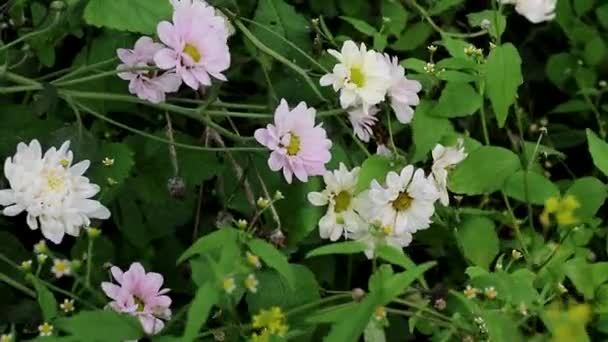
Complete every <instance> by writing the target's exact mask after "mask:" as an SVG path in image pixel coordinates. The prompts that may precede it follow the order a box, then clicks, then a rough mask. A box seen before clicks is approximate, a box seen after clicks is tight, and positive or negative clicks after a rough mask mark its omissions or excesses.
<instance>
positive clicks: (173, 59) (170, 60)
mask: <svg viewBox="0 0 608 342" xmlns="http://www.w3.org/2000/svg"><path fill="white" fill-rule="evenodd" d="M177 60H178V56H177V54H176V53H175V51H174V50H171V49H162V50H160V51H158V52H157V53H156V54H155V55H154V63H156V65H157V66H158V67H159V68H161V69H165V70H168V69H173V68H175V66H176V65H177Z"/></svg>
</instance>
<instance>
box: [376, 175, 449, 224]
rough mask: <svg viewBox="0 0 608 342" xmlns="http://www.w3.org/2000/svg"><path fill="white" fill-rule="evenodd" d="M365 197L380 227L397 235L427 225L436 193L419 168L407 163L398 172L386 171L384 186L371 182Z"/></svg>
mask: <svg viewBox="0 0 608 342" xmlns="http://www.w3.org/2000/svg"><path fill="white" fill-rule="evenodd" d="M369 196H370V199H371V201H372V206H373V209H372V210H371V211H372V212H374V213H376V214H375V215H374V216H375V219H377V220H378V221H380V223H381V224H382V225H383V226H389V227H392V228H393V229H394V230H395V232H396V233H397V234H398V235H399V234H401V233H402V232H409V233H411V234H413V233H415V232H416V231H418V230H421V229H426V228H428V227H429V225H430V223H431V216H432V215H433V213H434V212H435V206H434V202H435V200H437V196H438V194H437V190H436V189H435V186H434V185H433V183H431V182H430V181H429V180H428V179H427V178H426V177H425V176H424V171H423V170H421V169H414V166H412V165H408V166H406V167H405V168H403V170H402V171H401V173H396V172H393V171H391V172H389V173H388V175H387V176H386V187H383V186H382V185H380V183H378V181H377V180H374V181H372V184H371V189H370V191H369Z"/></svg>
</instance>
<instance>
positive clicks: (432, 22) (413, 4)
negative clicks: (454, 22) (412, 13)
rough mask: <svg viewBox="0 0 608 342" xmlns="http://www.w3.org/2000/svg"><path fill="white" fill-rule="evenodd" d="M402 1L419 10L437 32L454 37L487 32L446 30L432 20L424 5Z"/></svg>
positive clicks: (469, 36) (473, 35) (406, 0)
mask: <svg viewBox="0 0 608 342" xmlns="http://www.w3.org/2000/svg"><path fill="white" fill-rule="evenodd" d="M402 2H403V3H405V4H406V5H410V6H412V7H414V8H415V9H416V10H418V12H420V15H421V16H422V17H423V18H424V19H425V20H426V21H427V22H428V23H429V25H431V27H432V28H433V29H434V30H435V31H437V32H439V33H440V34H442V35H445V36H449V37H455V38H473V37H479V36H483V35H485V34H487V33H488V31H486V30H481V31H477V32H472V33H457V32H446V31H444V30H443V29H442V28H441V27H439V25H437V24H436V23H435V22H434V21H433V19H432V18H431V16H430V15H429V13H428V12H427V11H426V10H425V9H424V7H422V6H420V5H419V4H418V3H417V2H416V1H415V0H402Z"/></svg>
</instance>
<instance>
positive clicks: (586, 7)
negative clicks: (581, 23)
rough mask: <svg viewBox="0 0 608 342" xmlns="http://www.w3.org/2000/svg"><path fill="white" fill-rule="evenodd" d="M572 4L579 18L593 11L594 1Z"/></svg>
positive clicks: (586, 0) (579, 1)
mask: <svg viewBox="0 0 608 342" xmlns="http://www.w3.org/2000/svg"><path fill="white" fill-rule="evenodd" d="M572 4H573V5H574V11H576V14H577V15H578V16H579V17H580V16H583V15H585V13H587V12H589V11H591V10H592V9H593V6H594V5H595V0H575V1H572Z"/></svg>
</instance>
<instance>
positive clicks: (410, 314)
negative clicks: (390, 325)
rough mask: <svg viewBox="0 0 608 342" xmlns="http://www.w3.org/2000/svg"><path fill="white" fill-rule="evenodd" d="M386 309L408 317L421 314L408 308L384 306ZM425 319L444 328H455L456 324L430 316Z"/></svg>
mask: <svg viewBox="0 0 608 342" xmlns="http://www.w3.org/2000/svg"><path fill="white" fill-rule="evenodd" d="M384 310H386V312H388V313H392V314H396V315H401V316H406V317H414V316H419V314H418V313H417V312H412V311H408V310H399V309H393V308H384ZM424 319H425V320H428V321H431V322H433V323H434V324H436V325H439V326H441V327H444V328H454V325H453V324H451V323H448V322H444V321H441V320H437V319H434V318H430V317H424Z"/></svg>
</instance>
